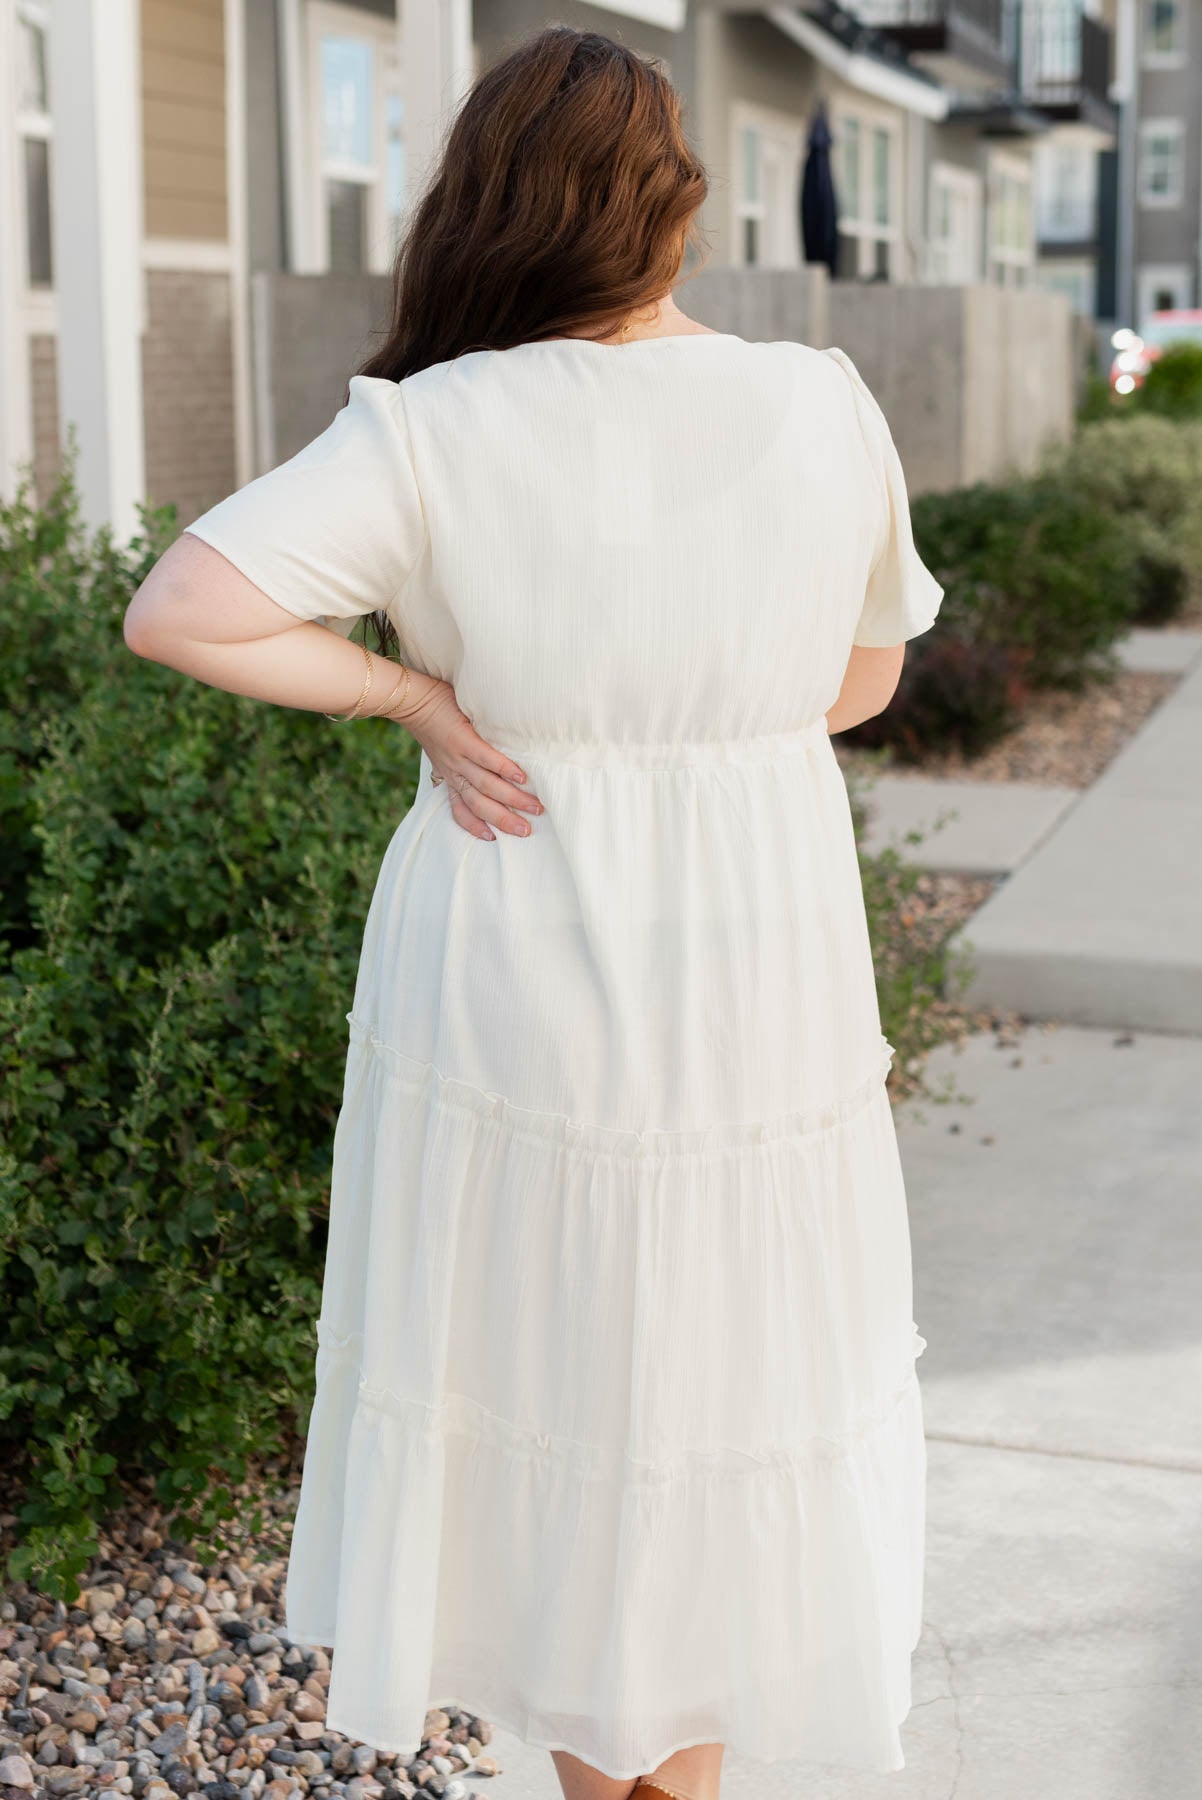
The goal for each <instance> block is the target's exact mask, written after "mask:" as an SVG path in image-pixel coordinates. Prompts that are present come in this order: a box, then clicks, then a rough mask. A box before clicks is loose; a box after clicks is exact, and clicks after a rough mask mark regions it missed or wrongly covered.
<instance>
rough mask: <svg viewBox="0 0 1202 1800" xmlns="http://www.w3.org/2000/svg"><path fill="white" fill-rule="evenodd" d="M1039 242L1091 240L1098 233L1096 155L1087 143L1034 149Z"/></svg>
mask: <svg viewBox="0 0 1202 1800" xmlns="http://www.w3.org/2000/svg"><path fill="white" fill-rule="evenodd" d="M1035 177H1036V179H1035V192H1036V201H1037V204H1036V212H1037V214H1038V224H1039V239H1040V242H1041V243H1055V244H1067V243H1078V244H1085V243H1092V242H1093V241H1094V239H1095V238H1096V237H1097V233H1098V219H1097V210H1098V155H1097V151H1096V150H1095V149H1093V147H1092V146H1091V145H1089V144H1076V143H1071V142H1070V143H1057V142H1056V141H1055V140H1053V141H1052V142H1050V143H1046V144H1041V145H1040V146H1039V147H1038V148H1037V150H1036V152H1035Z"/></svg>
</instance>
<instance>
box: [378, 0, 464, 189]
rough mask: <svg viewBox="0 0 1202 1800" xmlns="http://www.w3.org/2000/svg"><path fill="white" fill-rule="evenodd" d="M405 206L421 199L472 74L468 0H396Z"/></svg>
mask: <svg viewBox="0 0 1202 1800" xmlns="http://www.w3.org/2000/svg"><path fill="white" fill-rule="evenodd" d="M397 30H398V32H399V33H400V54H401V91H402V94H403V96H404V133H405V185H406V211H408V210H410V209H411V208H412V206H413V205H414V203H415V201H417V200H418V199H420V197H421V195H422V193H423V192H424V190H425V187H426V183H427V181H428V179H429V177H430V175H431V174H432V172H433V168H434V165H435V163H436V161H437V159H438V153H439V151H440V149H441V147H442V140H443V136H444V134H445V132H446V128H447V126H448V125H449V123H450V121H451V118H452V117H453V115H454V112H455V109H456V107H457V106H458V105H459V102H460V101H461V100H462V98H463V96H464V94H465V93H466V92H467V90H468V88H469V86H470V85H471V79H472V4H471V0H400V4H399V6H398V8H397Z"/></svg>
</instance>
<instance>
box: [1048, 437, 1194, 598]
mask: <svg viewBox="0 0 1202 1800" xmlns="http://www.w3.org/2000/svg"><path fill="white" fill-rule="evenodd" d="M1047 469H1048V473H1049V475H1050V476H1051V478H1052V479H1053V480H1054V481H1056V482H1057V483H1058V484H1059V485H1060V486H1062V487H1068V488H1071V489H1072V490H1073V491H1074V492H1075V493H1077V494H1079V495H1080V496H1081V497H1082V499H1083V500H1084V501H1086V502H1087V503H1088V504H1089V505H1091V506H1094V507H1096V508H1097V509H1098V510H1099V511H1100V512H1104V513H1107V514H1109V515H1110V516H1111V517H1112V518H1115V519H1117V520H1118V521H1119V523H1120V524H1121V526H1122V528H1123V531H1124V532H1125V533H1126V535H1127V539H1128V543H1129V546H1130V550H1131V555H1132V563H1133V581H1134V585H1135V603H1136V617H1137V618H1138V619H1141V620H1143V621H1145V622H1148V623H1152V622H1154V621H1159V620H1162V619H1166V618H1170V617H1172V615H1173V614H1174V613H1175V612H1178V611H1180V609H1181V607H1182V606H1183V605H1184V604H1185V601H1186V599H1187V598H1188V596H1189V594H1190V593H1191V592H1194V593H1202V530H1200V529H1199V506H1198V495H1199V494H1200V493H1202V425H1189V424H1185V425H1183V424H1175V423H1173V422H1172V421H1170V420H1168V419H1164V418H1154V417H1149V416H1147V415H1145V414H1140V413H1131V414H1130V415H1128V416H1127V417H1125V418H1122V419H1115V420H1109V421H1107V422H1105V423H1102V424H1097V425H1089V426H1086V427H1084V428H1083V429H1082V430H1080V431H1079V432H1078V433H1077V435H1076V437H1075V438H1074V439H1073V440H1072V442H1071V443H1070V444H1068V445H1066V446H1065V447H1064V449H1062V450H1059V451H1057V452H1055V453H1054V454H1053V455H1052V456H1051V457H1050V458H1049V459H1048V463H1047Z"/></svg>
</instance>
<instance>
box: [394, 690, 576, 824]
mask: <svg viewBox="0 0 1202 1800" xmlns="http://www.w3.org/2000/svg"><path fill="white" fill-rule="evenodd" d="M411 679H412V684H413V685H412V692H413V699H412V701H411V704H410V705H409V706H407V707H406V708H405V710H404V712H403V713H401V714H399V715H396V716H397V718H398V722H399V723H400V724H402V725H403V726H404V727H405V729H406V731H408V732H410V733H411V734H412V735H413V736H414V737H415V738H416V739H417V741H418V743H419V744H420V745H421V747H422V749H423V750H424V751H425V753H426V755H427V757H428V758H429V759H430V766H431V768H432V769H433V771H434V776H435V779H436V780H438V781H445V782H446V784H447V787H448V789H449V790H450V799H451V817H452V818H453V819H454V820H455V823H456V824H457V825H461V826H462V827H463V829H464V830H465V831H467V832H470V833H471V835H472V836H473V837H478V838H493V837H495V836H496V831H505V832H508V833H510V834H511V835H512V836H514V837H526V836H528V835H529V832H530V824H529V821H528V820H526V819H524V818H522V816H521V814H522V812H530V813H534V814H535V815H537V814H538V813H541V812H542V810H543V807H542V802H541V801H540V800H539V799H538V798H537V796H536V795H534V794H532V793H530V792H529V791H528V789H527V788H525V787H524V786H522V785H521V784H522V783H523V782H524V781H525V779H526V775H525V771H524V770H523V769H522V768H521V767H520V766H519V765H518V764H517V763H515V762H514V761H513V759H512V757H509V756H506V755H505V754H504V753H503V752H502V751H500V750H494V749H493V747H492V745H491V744H489V743H486V742H485V740H484V739H483V738H482V737H481V736H480V734H479V732H478V731H477V730H476V728H475V727H474V725H473V724H472V722H471V720H470V719H469V718H468V717H467V715H466V713H464V712H461V711H460V708H459V703H458V701H457V700H456V698H455V690H454V688H453V687H452V686H451V684H450V682H449V681H439V680H438V679H437V678H436V677H435V676H433V675H423V674H421V673H420V672H419V671H418V670H417V669H414V670H413V671H412V674H411ZM518 808H520V809H521V810H520V811H518V810H515V809H518ZM494 826H495V827H496V830H493V829H492V828H493V827H494Z"/></svg>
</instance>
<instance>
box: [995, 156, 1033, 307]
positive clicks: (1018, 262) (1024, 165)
mask: <svg viewBox="0 0 1202 1800" xmlns="http://www.w3.org/2000/svg"><path fill="white" fill-rule="evenodd" d="M995 177H1001V178H1002V179H1003V180H1007V181H1013V182H1018V183H1019V184H1020V185H1022V186H1023V187H1025V188H1026V190H1027V208H1026V211H1027V241H1026V243H1025V244H1022V245H1019V246H1017V247H1016V246H1015V245H1013V244H999V243H997V242H996V241H995V238H994V235H993V213H994V201H993V193H992V188H993V182H994V178H995ZM997 268H1001V269H1002V270H1016V269H1017V270H1023V271H1025V272H1026V274H1027V275H1028V277H1030V276H1031V275H1032V273H1033V271H1034V268H1035V180H1034V170H1033V168H1032V166H1031V164H1030V163H1029V162H1027V161H1026V159H1025V158H1024V157H1021V156H1007V155H1006V153H1005V152H1004V151H996V150H995V151H994V153H993V155H992V156H991V157H990V158H989V167H988V177H987V184H986V205H985V279H986V280H987V281H996V275H995V269H997ZM1003 285H1005V284H1004V283H1003Z"/></svg>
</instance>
